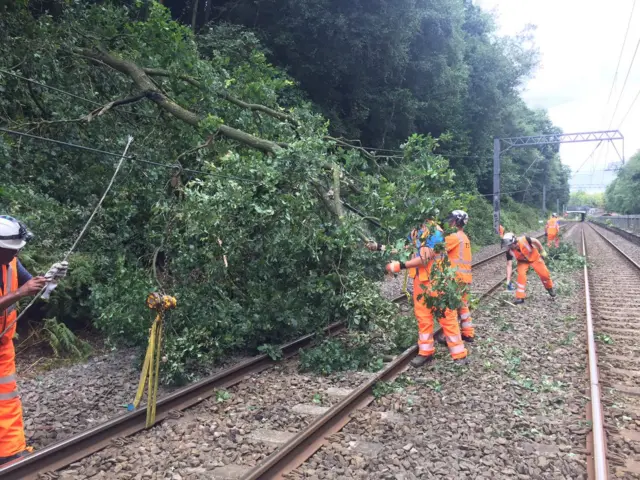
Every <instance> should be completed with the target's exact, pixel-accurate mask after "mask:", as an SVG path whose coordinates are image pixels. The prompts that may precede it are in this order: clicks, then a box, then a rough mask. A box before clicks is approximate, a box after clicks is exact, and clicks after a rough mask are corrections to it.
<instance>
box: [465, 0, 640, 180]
mask: <svg viewBox="0 0 640 480" xmlns="http://www.w3.org/2000/svg"><path fill="white" fill-rule="evenodd" d="M475 3H476V4H477V5H480V6H481V7H482V8H483V9H485V10H493V11H495V12H496V14H497V16H498V20H497V21H498V25H499V27H500V34H502V35H513V34H516V33H518V32H519V31H521V30H522V29H523V28H524V26H525V25H527V24H529V23H532V24H535V25H536V26H537V28H536V30H535V32H534V36H535V42H536V46H537V47H538V48H539V50H540V55H541V62H540V66H539V68H538V70H537V71H536V73H535V76H534V77H533V78H532V79H531V80H529V82H528V83H527V84H526V86H525V89H524V91H523V98H524V99H525V101H526V102H527V104H528V105H530V106H531V107H533V108H545V109H547V110H548V111H549V116H550V117H551V120H552V121H553V122H554V123H555V124H556V125H558V126H559V127H560V128H562V129H563V131H565V132H566V133H573V132H579V131H595V130H607V129H609V128H612V129H615V128H617V127H618V125H619V124H620V122H621V121H622V119H623V117H624V115H625V113H626V112H627V111H628V110H629V108H630V106H631V104H632V102H633V99H634V97H635V96H636V94H638V92H640V51H639V53H638V57H637V58H636V60H635V63H634V64H633V68H632V69H631V71H630V75H629V78H628V80H627V84H626V86H625V88H624V91H622V86H623V83H624V79H625V76H626V74H627V71H628V69H629V65H630V64H631V59H632V56H633V52H634V49H635V48H636V45H640V8H638V11H636V12H634V16H633V17H632V21H631V27H630V29H629V36H628V38H627V41H626V45H625V49H624V51H623V55H622V57H621V62H620V68H619V70H618V74H617V76H616V81H615V86H614V89H613V92H612V95H611V98H609V93H610V92H611V85H612V83H613V80H614V74H615V72H616V65H617V63H618V58H619V55H620V49H621V46H622V42H623V38H624V34H625V31H626V29H627V23H628V22H629V13H630V12H631V5H632V3H633V0H617V1H616V2H597V1H595V0H591V1H588V2H584V1H578V0H476V2H475ZM621 91H622V95H620V94H621ZM616 104H618V108H617V110H616ZM614 110H616V111H615V115H613V114H614ZM621 131H622V133H623V134H625V133H626V134H627V136H626V138H625V143H626V145H625V150H626V152H625V153H626V156H627V157H629V156H630V155H631V154H633V153H635V152H636V151H638V150H639V149H640V136H636V135H632V133H635V132H638V131H640V99H638V101H637V103H636V104H635V105H634V107H633V109H632V110H631V112H630V114H629V115H628V116H627V118H626V120H625V121H624V123H623V125H622V127H621ZM596 145H597V144H565V145H562V146H561V147H560V155H561V157H562V161H563V162H564V163H565V164H567V165H569V166H570V167H571V168H572V170H576V169H578V168H579V167H580V165H582V164H583V163H584V162H585V159H587V158H589V160H588V162H587V165H586V166H587V167H588V168H589V169H590V170H594V171H595V172H596V173H594V174H593V175H591V176H590V178H591V179H593V180H594V181H597V182H600V183H609V182H610V181H611V180H612V179H613V178H614V176H613V175H612V174H611V172H604V169H605V168H606V165H607V164H608V163H610V162H614V161H617V160H618V159H619V157H618V154H617V153H616V150H615V149H614V148H612V146H611V145H601V146H600V147H598V149H597V150H596V152H595V154H594V155H592V156H591V157H590V154H591V152H593V150H594V148H595V147H596ZM617 148H618V150H620V151H621V150H622V145H617ZM583 168H584V167H583ZM581 173H582V171H581ZM584 180H585V178H583V177H581V178H580V179H579V180H578V181H574V182H573V184H574V185H575V184H578V183H580V184H582V183H581V182H583V181H584Z"/></svg>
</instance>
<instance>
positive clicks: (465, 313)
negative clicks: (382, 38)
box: [458, 293, 475, 338]
mask: <svg viewBox="0 0 640 480" xmlns="http://www.w3.org/2000/svg"><path fill="white" fill-rule="evenodd" d="M458 315H460V333H462V335H463V336H464V337H467V338H473V337H474V336H475V329H474V328H473V320H472V319H471V310H469V294H468V293H465V295H464V297H462V306H461V307H460V308H458Z"/></svg>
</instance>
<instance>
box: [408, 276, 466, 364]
mask: <svg viewBox="0 0 640 480" xmlns="http://www.w3.org/2000/svg"><path fill="white" fill-rule="evenodd" d="M423 293H428V294H429V295H435V293H433V292H431V287H430V286H429V283H428V282H421V281H420V280H418V278H415V279H414V281H413V311H414V313H415V316H416V319H417V320H418V355H422V356H425V357H428V356H430V355H434V354H435V353H436V347H435V343H434V338H433V324H434V322H433V311H432V309H431V308H429V307H427V306H426V305H425V302H424V300H422V299H418V296H419V295H422V294H423ZM440 325H441V326H442V331H443V332H444V336H445V338H446V340H447V347H449V353H450V354H451V357H452V358H453V359H454V360H457V359H460V358H465V357H466V356H467V349H466V348H465V346H464V342H463V341H462V336H461V335H460V325H459V324H458V312H457V311H456V310H449V309H447V311H446V312H445V318H442V319H441V320H440Z"/></svg>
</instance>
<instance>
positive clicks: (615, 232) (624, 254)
mask: <svg viewBox="0 0 640 480" xmlns="http://www.w3.org/2000/svg"><path fill="white" fill-rule="evenodd" d="M596 225H598V226H599V227H601V228H604V229H605V230H607V231H609V232H611V233H613V234H614V235H618V236H619V237H622V238H624V239H626V240H628V241H629V242H632V243H636V242H637V240H629V239H627V238H626V237H625V236H624V235H623V234H621V233H618V232H617V231H615V230H611V229H610V228H608V227H606V226H604V225H600V224H598V223H597V222H596ZM589 227H590V228H591V230H593V231H594V232H596V233H597V234H598V235H599V236H600V237H601V238H602V239H604V240H605V241H606V242H607V243H608V244H609V245H610V246H612V247H613V248H614V249H615V250H616V251H617V252H618V253H619V254H620V255H622V256H623V257H624V258H625V259H626V260H627V261H628V262H629V263H631V264H632V265H633V266H634V267H636V268H637V269H638V270H640V264H638V263H637V262H636V261H635V260H633V259H632V258H631V257H629V256H628V255H627V254H626V253H624V252H623V251H622V250H621V249H620V248H619V247H618V246H617V245H616V244H615V243H613V242H612V241H611V240H609V239H608V238H607V237H605V236H604V235H603V234H602V233H600V232H599V231H598V230H597V229H596V228H593V225H591V222H589ZM623 232H624V233H629V232H625V231H624V230H623ZM634 237H636V238H637V239H638V238H639V237H637V236H636V235H634Z"/></svg>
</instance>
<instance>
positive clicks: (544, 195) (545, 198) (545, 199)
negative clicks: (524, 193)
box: [542, 183, 547, 217]
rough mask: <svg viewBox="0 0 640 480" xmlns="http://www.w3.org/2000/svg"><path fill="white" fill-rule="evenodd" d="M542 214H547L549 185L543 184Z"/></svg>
mask: <svg viewBox="0 0 640 480" xmlns="http://www.w3.org/2000/svg"><path fill="white" fill-rule="evenodd" d="M542 215H543V216H544V217H546V216H547V185H546V184H545V183H543V184H542Z"/></svg>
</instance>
